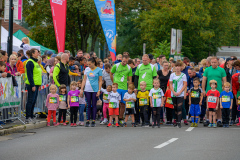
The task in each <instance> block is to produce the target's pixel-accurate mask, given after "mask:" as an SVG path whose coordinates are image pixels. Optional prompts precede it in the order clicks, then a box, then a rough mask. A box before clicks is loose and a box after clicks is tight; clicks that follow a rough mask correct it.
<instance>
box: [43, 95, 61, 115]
mask: <svg viewBox="0 0 240 160" xmlns="http://www.w3.org/2000/svg"><path fill="white" fill-rule="evenodd" d="M58 106H59V95H58V94H52V93H49V94H48V96H47V99H46V107H47V108H48V110H51V111H56V110H57V109H58Z"/></svg>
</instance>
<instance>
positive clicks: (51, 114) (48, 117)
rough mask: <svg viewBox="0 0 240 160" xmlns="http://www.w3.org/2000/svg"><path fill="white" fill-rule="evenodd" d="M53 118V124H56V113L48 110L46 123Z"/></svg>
mask: <svg viewBox="0 0 240 160" xmlns="http://www.w3.org/2000/svg"><path fill="white" fill-rule="evenodd" d="M52 116H53V122H54V123H56V111H53V110H48V116H47V122H48V123H50V120H51V118H52Z"/></svg>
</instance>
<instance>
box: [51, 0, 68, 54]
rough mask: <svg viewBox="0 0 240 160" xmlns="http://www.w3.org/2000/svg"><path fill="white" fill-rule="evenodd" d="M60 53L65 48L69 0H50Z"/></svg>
mask: <svg viewBox="0 0 240 160" xmlns="http://www.w3.org/2000/svg"><path fill="white" fill-rule="evenodd" d="M50 5H51V10H52V17H53V24H54V29H55V36H56V42H57V47H58V53H59V52H64V50H65V35H66V13H67V0H50Z"/></svg>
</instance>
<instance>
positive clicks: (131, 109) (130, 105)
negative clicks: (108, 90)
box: [123, 84, 136, 127]
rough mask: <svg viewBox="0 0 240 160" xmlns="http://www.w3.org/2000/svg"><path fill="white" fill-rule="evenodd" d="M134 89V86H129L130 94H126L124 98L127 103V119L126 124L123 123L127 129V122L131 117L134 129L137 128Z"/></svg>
mask: <svg viewBox="0 0 240 160" xmlns="http://www.w3.org/2000/svg"><path fill="white" fill-rule="evenodd" d="M134 88H135V87H134V85H133V84H129V85H128V92H126V93H125V94H124V97H123V100H124V101H125V102H126V110H125V115H126V117H125V122H124V123H123V125H124V126H125V127H127V121H128V117H129V115H130V116H131V118H132V127H136V124H135V118H134V114H135V102H136V95H135V93H134V92H133V91H134Z"/></svg>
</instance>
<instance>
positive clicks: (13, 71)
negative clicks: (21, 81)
mask: <svg viewBox="0 0 240 160" xmlns="http://www.w3.org/2000/svg"><path fill="white" fill-rule="evenodd" d="M16 62H17V56H16V55H15V54H11V55H10V57H9V63H7V64H6V71H7V72H10V73H11V75H14V76H20V75H21V73H20V72H18V71H17V66H16V65H15V64H16Z"/></svg>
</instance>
